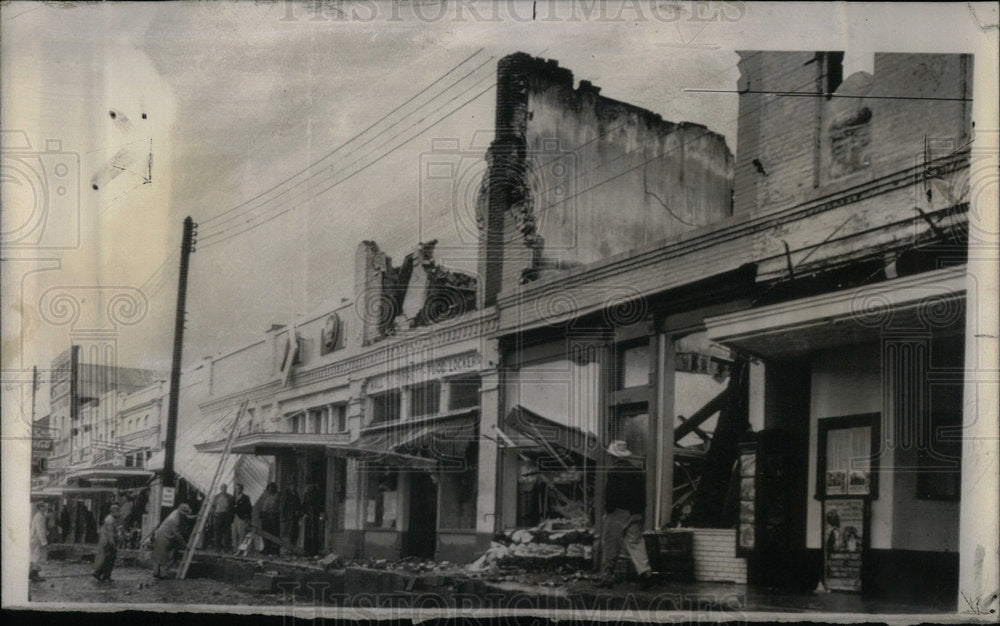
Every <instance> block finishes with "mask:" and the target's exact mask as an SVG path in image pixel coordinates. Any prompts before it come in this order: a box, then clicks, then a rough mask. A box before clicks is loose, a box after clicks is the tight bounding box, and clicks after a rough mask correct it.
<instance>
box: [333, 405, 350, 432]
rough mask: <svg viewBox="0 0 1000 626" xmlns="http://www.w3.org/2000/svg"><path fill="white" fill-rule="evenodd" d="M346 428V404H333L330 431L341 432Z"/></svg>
mask: <svg viewBox="0 0 1000 626" xmlns="http://www.w3.org/2000/svg"><path fill="white" fill-rule="evenodd" d="M346 430H347V405H346V404H335V405H333V407H332V411H331V414H330V432H331V433H342V432H344V431H346Z"/></svg>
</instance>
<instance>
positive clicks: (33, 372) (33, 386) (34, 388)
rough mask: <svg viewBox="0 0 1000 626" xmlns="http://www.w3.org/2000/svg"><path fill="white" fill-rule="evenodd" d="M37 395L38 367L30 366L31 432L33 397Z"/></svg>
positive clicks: (33, 417)
mask: <svg viewBox="0 0 1000 626" xmlns="http://www.w3.org/2000/svg"><path fill="white" fill-rule="evenodd" d="M37 394H38V366H37V365H32V366H31V432H34V431H35V396H36V395H37Z"/></svg>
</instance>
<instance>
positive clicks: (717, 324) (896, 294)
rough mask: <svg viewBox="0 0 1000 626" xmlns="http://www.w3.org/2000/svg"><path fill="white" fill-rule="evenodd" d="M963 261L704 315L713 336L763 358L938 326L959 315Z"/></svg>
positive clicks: (963, 283)
mask: <svg viewBox="0 0 1000 626" xmlns="http://www.w3.org/2000/svg"><path fill="white" fill-rule="evenodd" d="M965 293H966V266H965V265H959V266H954V267H948V268H945V269H940V270H934V271H929V272H923V273H920V274H916V275H914V276H907V277H905V278H897V279H893V280H889V281H884V282H881V283H877V284H874V285H869V286H865V287H860V288H854V289H845V290H841V291H836V292H833V293H826V294H822V295H818V296H812V297H807V298H800V299H798V300H793V301H790V302H782V303H780V304H773V305H769V306H762V307H759V308H756V309H750V310H746V311H739V312H736V313H729V314H726V315H719V316H716V317H710V318H706V320H705V326H706V328H707V330H708V337H709V339H711V340H712V341H716V342H718V343H721V344H724V345H729V346H732V347H735V348H739V349H741V350H744V351H747V352H749V353H751V354H755V355H757V356H763V357H784V356H788V355H792V354H798V353H802V352H804V351H809V350H815V349H817V347H819V346H828V345H829V346H832V345H838V344H840V343H860V342H863V341H878V340H879V338H880V337H882V336H884V335H885V334H886V333H892V332H894V331H897V332H899V331H902V332H905V333H908V334H913V333H915V332H929V330H930V329H931V328H938V329H943V328H945V327H947V326H949V325H954V324H956V323H958V322H960V321H961V320H963V319H964V316H963V315H960V313H961V312H962V311H963V310H964V309H963V308H962V307H963V306H964V298H965Z"/></svg>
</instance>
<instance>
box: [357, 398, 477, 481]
mask: <svg viewBox="0 0 1000 626" xmlns="http://www.w3.org/2000/svg"><path fill="white" fill-rule="evenodd" d="M478 424H479V411H478V409H469V410H465V411H462V412H456V413H450V414H447V415H443V416H438V417H434V418H430V419H424V420H415V421H404V422H393V423H391V424H387V425H384V426H382V425H379V426H375V427H372V428H367V429H365V430H364V431H362V432H361V436H360V437H358V438H357V439H356V440H354V441H353V442H351V445H350V450H349V452H348V456H355V457H359V458H363V459H366V460H369V461H371V462H373V463H376V464H385V465H388V466H391V467H400V468H413V469H425V470H430V469H436V468H446V467H447V466H448V465H449V464H456V466H457V465H458V464H464V461H465V449H466V447H467V446H468V444H469V443H472V442H475V441H478V431H477V428H478Z"/></svg>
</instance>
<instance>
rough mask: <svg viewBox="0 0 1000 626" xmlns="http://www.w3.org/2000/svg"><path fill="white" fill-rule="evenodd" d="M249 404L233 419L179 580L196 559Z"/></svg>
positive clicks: (179, 574)
mask: <svg viewBox="0 0 1000 626" xmlns="http://www.w3.org/2000/svg"><path fill="white" fill-rule="evenodd" d="M248 404H250V401H249V400H244V401H243V404H241V405H240V408H239V410H238V411H237V412H236V419H235V420H233V425H232V428H230V430H229V436H228V437H226V445H225V447H224V448H223V449H222V455H221V456H220V457H219V465H218V467H216V468H215V475H214V476H213V477H212V484H211V486H210V487H209V488H208V492H207V493H205V500H204V502H203V504H202V505H201V509H199V510H198V519H197V521H196V522H195V524H194V531H193V532H192V533H191V537H190V538H188V543H187V548H185V550H184V558H183V559H181V566H180V567H178V568H177V579H178V580H183V579H184V577H185V576H187V573H188V568H190V567H191V561H192V560H193V559H194V553H195V550H196V549H197V547H198V544H199V543H200V542H201V536H202V535H203V534H204V532H205V524H206V522H207V521H208V512H209V511H210V510H211V509H212V497H213V495H214V494H215V489H216V487H218V486H219V481H220V480H221V479H222V470H223V468H224V467H225V465H226V461H227V460H228V459H229V451H230V449H231V448H232V447H233V439H235V438H236V432H237V431H238V430H239V424H240V418H241V417H243V413H245V412H246V409H247V405H248Z"/></svg>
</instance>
